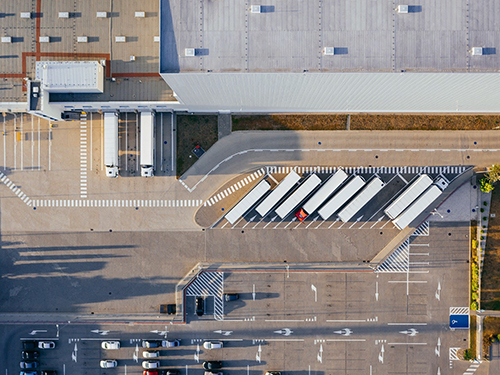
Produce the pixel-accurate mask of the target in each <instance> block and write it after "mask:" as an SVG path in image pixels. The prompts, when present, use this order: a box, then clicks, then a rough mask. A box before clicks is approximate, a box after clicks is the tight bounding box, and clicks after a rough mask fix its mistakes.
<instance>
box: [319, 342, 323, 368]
mask: <svg viewBox="0 0 500 375" xmlns="http://www.w3.org/2000/svg"><path fill="white" fill-rule="evenodd" d="M318 362H319V363H323V344H320V345H319V353H318Z"/></svg>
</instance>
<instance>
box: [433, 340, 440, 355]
mask: <svg viewBox="0 0 500 375" xmlns="http://www.w3.org/2000/svg"><path fill="white" fill-rule="evenodd" d="M434 353H436V355H437V356H438V357H441V337H438V342H437V346H436V349H434Z"/></svg>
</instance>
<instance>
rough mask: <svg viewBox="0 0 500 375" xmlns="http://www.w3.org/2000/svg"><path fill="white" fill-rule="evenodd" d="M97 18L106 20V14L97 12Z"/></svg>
mask: <svg viewBox="0 0 500 375" xmlns="http://www.w3.org/2000/svg"><path fill="white" fill-rule="evenodd" d="M97 18H108V12H97Z"/></svg>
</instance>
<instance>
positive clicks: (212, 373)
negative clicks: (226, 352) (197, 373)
mask: <svg viewBox="0 0 500 375" xmlns="http://www.w3.org/2000/svg"><path fill="white" fill-rule="evenodd" d="M205 375H224V374H223V372H222V371H205Z"/></svg>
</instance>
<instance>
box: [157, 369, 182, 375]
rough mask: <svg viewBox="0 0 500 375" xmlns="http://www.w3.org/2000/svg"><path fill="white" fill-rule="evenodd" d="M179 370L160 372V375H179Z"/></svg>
mask: <svg viewBox="0 0 500 375" xmlns="http://www.w3.org/2000/svg"><path fill="white" fill-rule="evenodd" d="M179 374H180V371H179V370H160V375H179Z"/></svg>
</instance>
